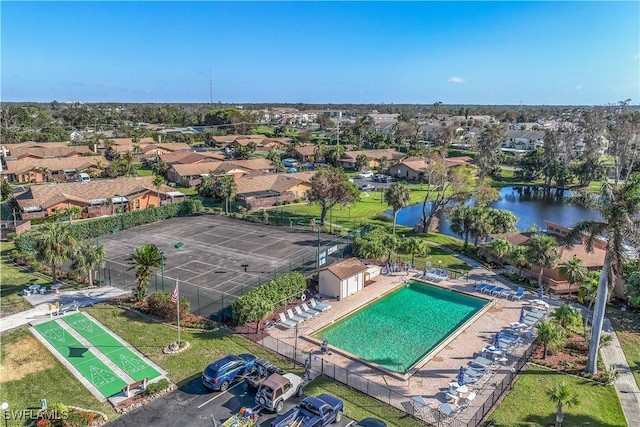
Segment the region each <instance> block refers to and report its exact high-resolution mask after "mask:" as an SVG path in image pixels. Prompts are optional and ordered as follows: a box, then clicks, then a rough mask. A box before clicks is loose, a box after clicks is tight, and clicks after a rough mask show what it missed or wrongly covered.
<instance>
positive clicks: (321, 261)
mask: <svg viewBox="0 0 640 427" xmlns="http://www.w3.org/2000/svg"><path fill="white" fill-rule="evenodd" d="M372 228H373V225H371V224H365V225H363V226H361V227H359V228H358V229H356V230H354V231H351V232H350V233H348V234H346V235H344V236H341V237H338V238H336V239H335V240H332V241H330V242H329V243H325V244H321V245H320V246H319V247H318V248H316V250H315V251H313V252H310V253H309V254H306V255H303V256H299V257H297V258H292V259H289V260H287V261H285V263H284V264H283V265H281V266H279V267H277V268H275V269H274V270H271V271H268V272H265V273H262V274H259V275H258V276H257V277H254V278H253V279H251V280H249V281H247V282H245V283H242V284H240V285H238V286H236V287H235V288H233V289H230V290H227V291H219V290H216V289H215V288H209V287H206V286H202V285H197V284H194V283H190V282H189V281H188V280H180V296H181V297H185V298H187V299H188V300H189V302H190V303H191V312H192V313H194V314H198V315H201V316H205V317H209V318H212V319H215V320H218V321H225V320H228V319H230V318H231V304H232V303H233V302H234V301H235V300H236V299H237V298H238V297H240V296H242V295H244V294H246V293H248V292H250V291H252V290H254V289H256V288H257V287H259V286H260V285H262V284H264V283H267V282H269V281H271V280H273V279H275V278H276V277H278V276H282V275H283V274H286V273H289V272H291V271H297V272H299V273H301V274H302V275H304V276H310V275H312V274H314V273H315V272H316V271H318V269H319V268H323V267H325V266H327V265H329V264H331V263H332V262H334V261H336V260H338V259H341V258H344V257H346V256H349V255H350V254H351V253H352V250H353V242H354V240H355V239H356V238H357V237H360V236H363V235H364V234H365V233H367V232H369V231H370V230H371V229H372ZM98 280H99V283H101V284H105V285H109V286H114V287H117V288H120V289H123V290H133V289H134V288H135V287H136V284H135V270H132V269H129V267H127V266H123V265H122V264H118V263H113V262H109V261H107V263H106V264H105V266H104V267H103V268H101V269H99V270H98ZM173 286H174V283H173V282H172V281H171V280H168V279H167V278H166V277H165V278H164V281H163V277H162V275H161V274H155V275H154V276H152V277H151V279H150V280H149V287H148V291H147V292H148V293H153V292H157V291H162V290H164V291H168V292H171V291H172V290H173Z"/></svg>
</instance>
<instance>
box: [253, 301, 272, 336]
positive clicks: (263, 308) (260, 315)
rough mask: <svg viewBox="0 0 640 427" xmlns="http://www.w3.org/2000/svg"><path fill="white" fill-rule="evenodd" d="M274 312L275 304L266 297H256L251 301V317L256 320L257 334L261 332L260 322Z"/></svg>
mask: <svg viewBox="0 0 640 427" xmlns="http://www.w3.org/2000/svg"><path fill="white" fill-rule="evenodd" d="M271 313H273V304H271V303H270V302H269V301H267V300H266V299H264V298H260V297H255V298H253V299H252V300H251V301H250V302H249V312H248V313H247V315H248V317H249V319H251V320H252V321H254V322H256V334H257V333H258V332H260V322H262V321H263V320H264V319H266V318H267V317H269V315H270V314H271Z"/></svg>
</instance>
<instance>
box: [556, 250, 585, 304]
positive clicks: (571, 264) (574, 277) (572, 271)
mask: <svg viewBox="0 0 640 427" xmlns="http://www.w3.org/2000/svg"><path fill="white" fill-rule="evenodd" d="M558 271H559V272H560V274H562V275H563V276H564V277H565V278H566V279H567V280H568V281H569V298H571V286H573V284H574V283H580V282H582V280H583V279H584V278H585V277H587V274H589V270H588V269H587V267H585V266H584V262H582V260H581V259H580V258H578V257H577V256H573V257H571V258H569V259H568V260H566V261H564V262H563V263H562V264H560V266H559V267H558Z"/></svg>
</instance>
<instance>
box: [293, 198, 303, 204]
mask: <svg viewBox="0 0 640 427" xmlns="http://www.w3.org/2000/svg"><path fill="white" fill-rule="evenodd" d="M293 203H302V197H296V198H295V199H293Z"/></svg>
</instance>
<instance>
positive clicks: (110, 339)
mask: <svg viewBox="0 0 640 427" xmlns="http://www.w3.org/2000/svg"><path fill="white" fill-rule="evenodd" d="M62 320H63V321H64V322H65V323H66V324H68V325H69V326H70V327H71V328H72V329H73V330H74V331H76V332H77V333H78V334H79V335H80V336H82V337H83V338H84V339H86V340H87V341H89V342H90V343H91V345H92V346H94V348H95V349H96V350H98V351H100V352H101V353H102V354H104V355H105V356H106V357H107V358H109V360H111V361H112V362H113V363H114V364H115V365H116V366H118V367H119V368H120V369H122V370H123V371H124V372H126V373H127V374H128V375H129V376H130V377H131V378H133V379H134V380H136V381H141V380H143V379H145V378H148V379H149V380H152V379H154V378H157V377H160V376H162V374H161V373H160V372H158V371H156V370H155V369H154V368H152V367H151V366H149V365H148V364H147V363H146V362H145V361H144V360H143V359H142V358H141V357H140V356H139V355H137V354H136V353H134V352H133V351H131V350H130V349H129V348H127V347H126V345H125V344H123V343H122V342H121V341H119V340H118V339H117V338H115V337H114V336H113V335H111V334H110V333H109V332H107V331H106V330H105V329H104V328H103V327H102V326H101V325H99V324H98V323H96V322H94V321H93V320H92V319H91V318H89V317H88V316H87V315H86V314H85V313H82V312H81V313H75V314H72V315H68V316H65V317H64V318H63V319H62Z"/></svg>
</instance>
